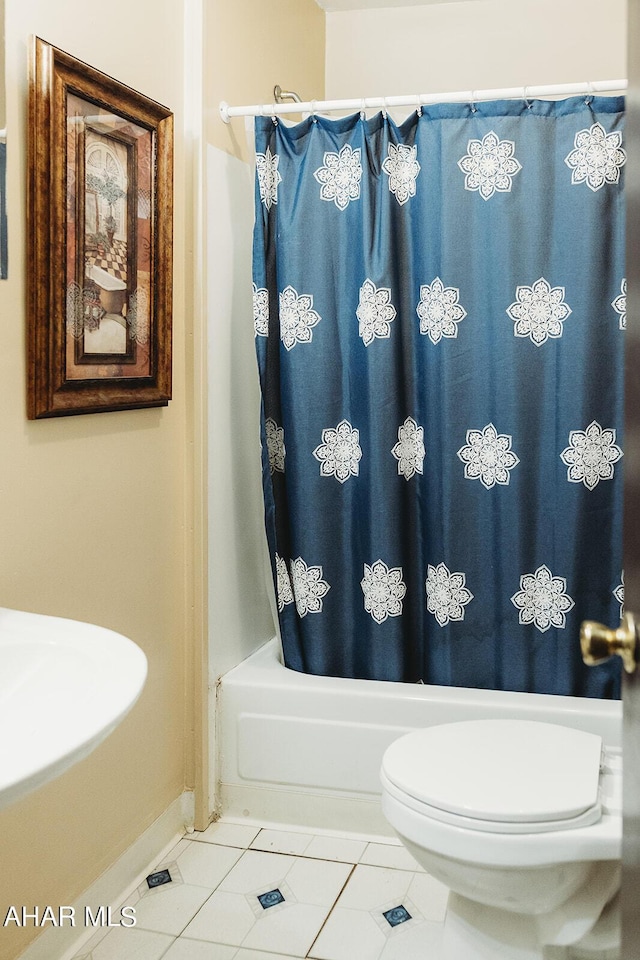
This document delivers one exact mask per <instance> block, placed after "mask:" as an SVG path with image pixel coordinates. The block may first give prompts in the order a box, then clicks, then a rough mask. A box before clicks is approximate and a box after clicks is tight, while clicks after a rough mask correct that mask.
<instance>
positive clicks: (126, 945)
mask: <svg viewBox="0 0 640 960" xmlns="http://www.w3.org/2000/svg"><path fill="white" fill-rule="evenodd" d="M165 868H166V869H168V871H169V874H170V875H171V882H170V883H166V884H162V885H160V886H157V887H155V888H154V889H149V888H148V885H147V884H146V883H144V884H142V885H141V886H140V887H139V888H138V891H137V893H136V894H135V895H134V896H130V897H129V898H128V900H127V902H126V905H127V906H131V907H134V908H135V911H136V925H135V926H131V927H124V926H123V927H114V928H113V929H111V930H107V932H106V933H105V932H102V933H99V934H97V935H96V936H95V937H94V938H93V939H92V940H91V941H89V943H88V944H86V945H85V946H84V947H83V949H82V950H81V951H80V952H79V953H78V954H77V955H76V958H75V960H160V958H163V960H284V958H286V960H303V958H306V957H308V958H313V960H438V954H439V942H440V936H441V930H442V921H443V919H444V912H445V906H446V900H447V889H446V888H445V887H444V886H443V885H442V884H441V883H439V882H438V881H437V880H435V879H434V878H433V877H430V876H428V874H426V873H425V872H424V871H423V870H422V868H421V867H420V866H419V865H418V864H417V863H416V862H415V860H414V859H413V858H412V857H411V856H410V855H409V853H408V852H407V851H406V850H405V849H404V848H403V847H402V846H400V845H398V844H397V843H396V842H395V841H389V842H367V841H366V840H355V839H352V838H347V837H341V836H337V835H336V836H331V835H322V836H320V835H317V836H316V835H313V834H310V833H300V832H297V831H291V832H289V831H283V830H274V829H266V828H265V829H260V828H259V827H255V826H249V825H247V824H240V823H231V822H225V821H220V822H218V823H216V824H213V825H212V826H211V827H209V829H208V830H206V831H204V833H194V834H191V835H189V836H188V837H187V838H185V839H183V840H180V842H179V843H178V844H177V846H176V847H175V848H174V849H173V850H172V851H171V853H170V854H169V855H168V857H165V858H164V859H163V861H162V862H161V863H158V864H157V866H156V867H155V868H154V872H156V871H159V870H161V869H165ZM113 916H114V919H118V918H119V916H120V915H119V913H118V912H117V911H114V914H113Z"/></svg>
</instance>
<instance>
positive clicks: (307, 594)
mask: <svg viewBox="0 0 640 960" xmlns="http://www.w3.org/2000/svg"><path fill="white" fill-rule="evenodd" d="M291 582H292V585H293V597H294V599H295V602H296V610H297V611H298V616H299V617H306V615H307V614H308V613H321V612H322V598H323V597H325V596H326V595H327V593H328V592H329V590H330V589H331V587H330V586H329V584H328V583H327V581H326V580H323V579H322V567H321V566H307V564H306V563H305V561H304V560H303V559H302V557H298V558H297V559H296V560H292V561H291Z"/></svg>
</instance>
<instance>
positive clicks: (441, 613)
mask: <svg viewBox="0 0 640 960" xmlns="http://www.w3.org/2000/svg"><path fill="white" fill-rule="evenodd" d="M465 581H466V577H465V574H464V573H461V572H454V573H452V572H451V571H450V570H449V568H448V567H447V565H446V564H445V563H439V564H438V565H437V566H436V567H434V566H433V565H432V564H431V563H430V564H428V566H427V579H426V582H425V590H426V594H427V610H428V611H429V613H432V614H433V615H434V617H435V618H436V620H437V621H438V623H439V624H440V626H441V627H446V625H447V624H448V623H449V621H450V620H464V608H465V607H466V605H467V604H468V603H471V601H472V600H473V594H472V593H471V591H470V590H469V589H468V588H467V587H466V586H465Z"/></svg>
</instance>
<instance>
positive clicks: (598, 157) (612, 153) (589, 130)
mask: <svg viewBox="0 0 640 960" xmlns="http://www.w3.org/2000/svg"><path fill="white" fill-rule="evenodd" d="M573 146H574V149H573V150H572V151H571V153H569V154H568V155H567V156H566V157H565V161H564V162H565V163H566V164H567V166H568V167H570V168H571V171H572V173H571V183H574V184H578V183H586V184H587V186H588V187H589V189H590V190H593V191H594V193H595V191H596V190H599V189H600V188H601V187H604V185H605V183H617V182H618V180H619V179H620V170H621V168H622V167H623V166H624V164H625V163H626V162H627V155H626V153H625V151H624V150H623V149H622V134H621V133H620V132H619V131H618V130H614V131H613V133H607V132H606V130H605V129H604V127H603V126H602V124H601V123H599V122H596V123H592V124H591V126H590V127H585V128H584V130H579V131H578V133H576V135H575V139H574V142H573Z"/></svg>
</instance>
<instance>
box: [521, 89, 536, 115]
mask: <svg viewBox="0 0 640 960" xmlns="http://www.w3.org/2000/svg"><path fill="white" fill-rule="evenodd" d="M528 89H529V88H528V87H523V88H522V99H523V100H524V102H525V103H526V105H527V110H531V107H532V106H533V104H532V103H531V101H530V100H529V97H528V96H527V90H528Z"/></svg>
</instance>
